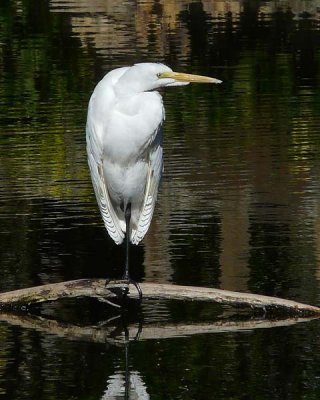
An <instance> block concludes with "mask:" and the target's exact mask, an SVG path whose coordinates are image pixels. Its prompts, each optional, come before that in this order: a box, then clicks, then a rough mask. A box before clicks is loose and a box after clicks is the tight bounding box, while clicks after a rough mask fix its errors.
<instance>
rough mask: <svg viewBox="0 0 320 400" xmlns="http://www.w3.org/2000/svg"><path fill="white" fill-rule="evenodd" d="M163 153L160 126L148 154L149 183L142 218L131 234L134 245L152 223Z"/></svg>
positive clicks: (141, 212) (142, 208)
mask: <svg viewBox="0 0 320 400" xmlns="http://www.w3.org/2000/svg"><path fill="white" fill-rule="evenodd" d="M162 153H163V149H162V125H160V126H159V128H158V129H157V132H156V134H155V137H154V139H153V141H152V143H151V144H150V148H149V149H148V153H147V154H146V160H147V162H148V176H147V183H146V187H145V193H144V200H143V203H142V207H141V210H140V217H139V220H138V223H137V226H136V227H134V228H133V229H132V232H131V242H132V243H133V244H138V243H139V242H140V241H141V240H142V239H143V238H144V236H145V234H146V233H147V230H148V229H149V226H150V223H151V219H152V215H153V211H154V207H155V202H156V199H157V194H158V189H159V184H160V180H161V176H162V171H163V158H162Z"/></svg>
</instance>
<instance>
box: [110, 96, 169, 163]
mask: <svg viewBox="0 0 320 400" xmlns="http://www.w3.org/2000/svg"><path fill="white" fill-rule="evenodd" d="M163 119H164V109H163V104H162V99H161V96H160V95H159V94H158V93H156V92H150V93H149V92H148V93H140V94H139V95H135V96H131V97H129V98H124V99H122V100H121V101H120V100H119V101H118V102H117V103H116V104H115V105H114V107H112V109H111V110H110V111H109V115H108V123H106V126H105V127H104V134H103V138H102V140H103V153H104V156H105V157H106V158H107V159H108V160H109V161H111V162H114V163H117V164H123V165H129V164H132V163H135V162H136V160H138V159H139V158H141V157H142V156H143V154H144V153H145V152H146V151H147V149H148V146H150V144H151V143H152V141H153V139H154V137H155V135H156V133H157V131H158V129H159V126H160V125H161V124H162V122H163Z"/></svg>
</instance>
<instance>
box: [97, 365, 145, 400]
mask: <svg viewBox="0 0 320 400" xmlns="http://www.w3.org/2000/svg"><path fill="white" fill-rule="evenodd" d="M127 372H128V373H127ZM107 399H108V400H113V399H114V400H120V399H130V400H138V399H139V400H142V399H144V400H146V399H150V396H149V394H148V392H147V388H146V386H145V384H144V382H143V380H142V378H141V376H140V374H139V372H138V371H129V370H128V371H126V373H125V374H123V373H116V374H114V375H111V376H110V378H109V379H108V387H107V389H106V391H105V392H104V395H103V396H102V397H101V400H107Z"/></svg>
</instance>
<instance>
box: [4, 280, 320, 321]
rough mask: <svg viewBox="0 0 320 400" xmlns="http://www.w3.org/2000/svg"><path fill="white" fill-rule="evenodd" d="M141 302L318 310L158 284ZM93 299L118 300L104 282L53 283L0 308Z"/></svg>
mask: <svg viewBox="0 0 320 400" xmlns="http://www.w3.org/2000/svg"><path fill="white" fill-rule="evenodd" d="M140 287H141V290H142V292H143V301H144V300H147V299H167V300H190V301H207V302H216V303H220V304H226V305H231V306H234V307H250V308H252V309H262V310H263V311H264V312H271V313H276V314H285V315H291V316H305V317H309V316H318V317H320V308H319V307H315V306H311V305H308V304H303V303H298V302H295V301H291V300H285V299H280V298H277V297H270V296H262V295H257V294H251V293H240V292H231V291H228V290H221V289H213V288H206V287H193V286H180V285H171V284H160V283H147V282H146V283H141V284H140ZM131 288H132V291H130V292H129V294H128V298H129V299H137V298H138V293H137V292H136V289H135V288H134V286H133V285H130V289H131ZM83 296H86V297H95V298H97V299H98V300H100V301H113V300H115V299H116V298H117V296H116V295H115V294H114V293H113V292H111V291H110V290H108V289H107V288H105V280H103V279H79V280H74V281H66V282H60V283H52V284H47V285H42V286H35V287H30V288H24V289H19V290H14V291H10V292H5V293H0V308H2V309H8V308H9V309H16V308H21V307H26V306H30V305H31V304H34V303H43V302H46V301H55V300H58V299H64V298H72V297H73V298H74V297H83Z"/></svg>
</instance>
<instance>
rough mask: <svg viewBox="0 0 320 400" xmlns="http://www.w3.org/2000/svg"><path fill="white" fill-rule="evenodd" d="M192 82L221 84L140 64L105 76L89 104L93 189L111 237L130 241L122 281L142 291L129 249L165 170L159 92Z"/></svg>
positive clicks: (145, 222)
mask: <svg viewBox="0 0 320 400" xmlns="http://www.w3.org/2000/svg"><path fill="white" fill-rule="evenodd" d="M190 82H204V83H220V82H221V81H220V80H218V79H215V78H210V77H207V76H200V75H191V74H184V73H179V72H173V71H172V69H171V68H169V67H167V66H166V65H163V64H160V63H140V64H135V65H133V66H131V67H123V68H117V69H114V70H112V71H110V72H109V73H107V74H106V75H105V76H104V78H103V79H102V80H101V81H100V82H99V83H98V84H97V86H96V88H95V89H94V92H93V94H92V96H91V98H90V101H89V106H88V116H87V126H86V139H87V153H88V163H89V167H90V172H91V178H92V183H93V187H94V191H95V194H96V198H97V202H98V205H99V208H100V212H101V215H102V218H103V221H104V224H105V227H106V229H107V231H108V233H109V235H110V236H111V238H112V239H113V240H114V241H115V242H116V243H117V244H120V243H122V242H123V240H124V238H126V262H125V269H124V275H123V281H125V282H127V283H128V284H129V283H130V282H131V283H134V284H135V286H136V287H137V289H138V290H139V286H138V285H137V284H136V283H135V282H132V281H131V280H130V278H129V245H130V242H131V243H133V244H138V243H139V242H140V241H141V240H142V239H143V237H144V236H145V234H146V232H147V230H148V228H149V225H150V222H151V218H152V215H153V210H154V206H155V201H156V197H157V193H158V189H159V183H160V178H161V174H162V169H163V160H162V136H163V134H162V125H163V121H164V119H165V110H164V107H163V103H162V97H161V95H160V94H159V93H158V92H157V89H160V88H163V87H168V86H180V85H188V84H189V83H190ZM139 293H140V296H141V292H140V291H139Z"/></svg>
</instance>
